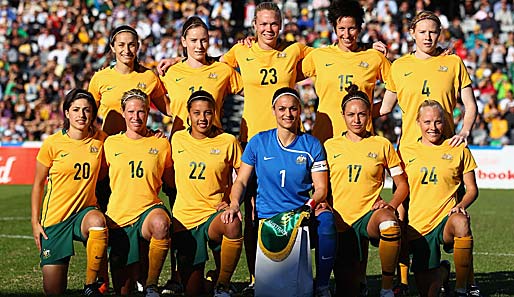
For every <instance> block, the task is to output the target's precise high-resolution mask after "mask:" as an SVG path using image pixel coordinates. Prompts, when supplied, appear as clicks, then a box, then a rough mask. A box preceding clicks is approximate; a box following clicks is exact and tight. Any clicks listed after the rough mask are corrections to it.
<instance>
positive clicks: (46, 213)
mask: <svg viewBox="0 0 514 297" xmlns="http://www.w3.org/2000/svg"><path fill="white" fill-rule="evenodd" d="M106 137H107V135H106V134H105V133H104V132H102V131H98V132H96V133H95V135H94V136H93V137H89V138H86V139H83V140H75V139H71V138H70V137H68V135H67V134H66V132H65V131H64V130H63V131H60V132H57V133H55V134H53V135H51V136H50V137H48V138H47V139H46V140H45V141H44V142H43V145H42V146H41V149H40V150H39V153H38V155H37V160H38V161H39V163H41V164H43V165H44V166H46V167H49V168H50V171H49V172H48V186H47V189H46V195H45V198H44V200H43V206H42V211H41V225H42V226H43V227H48V226H52V225H55V224H57V223H59V222H62V221H64V220H66V219H67V218H68V217H69V216H71V215H72V214H75V213H77V212H79V211H80V210H82V209H84V208H86V207H88V206H94V205H96V196H95V187H96V181H97V179H98V172H99V170H100V166H101V164H102V154H103V143H104V140H105V138H106Z"/></svg>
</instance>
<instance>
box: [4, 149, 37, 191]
mask: <svg viewBox="0 0 514 297" xmlns="http://www.w3.org/2000/svg"><path fill="white" fill-rule="evenodd" d="M38 151H39V148H25V147H14V146H13V147H0V185H30V184H32V183H33V182H34V173H35V168H36V155H37V152H38Z"/></svg>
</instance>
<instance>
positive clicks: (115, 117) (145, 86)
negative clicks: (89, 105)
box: [89, 25, 170, 135]
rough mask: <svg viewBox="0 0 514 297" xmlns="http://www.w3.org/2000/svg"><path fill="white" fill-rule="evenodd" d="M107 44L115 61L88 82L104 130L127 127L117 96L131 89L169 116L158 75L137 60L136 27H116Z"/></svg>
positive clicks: (118, 130)
mask: <svg viewBox="0 0 514 297" xmlns="http://www.w3.org/2000/svg"><path fill="white" fill-rule="evenodd" d="M109 44H110V46H111V51H112V52H113V54H114V56H115V59H116V64H114V65H113V66H110V67H107V68H105V69H103V70H100V71H98V72H96V73H95V74H94V75H93V77H92V78H91V82H90V84H89V91H90V92H91V94H93V96H94V97H95V100H96V101H97V102H98V103H97V104H98V105H99V111H98V112H99V114H100V115H101V116H102V117H103V126H102V129H103V130H104V131H105V133H107V134H108V135H114V134H117V133H119V132H120V131H125V130H126V125H125V120H124V119H123V116H122V115H121V106H120V100H119V99H120V98H121V96H122V95H123V93H124V92H126V91H128V90H130V89H140V90H142V91H143V92H145V93H146V94H147V95H148V96H149V97H150V100H151V101H152V103H153V104H154V105H155V106H156V107H157V109H159V111H160V112H162V113H163V114H165V115H169V114H170V113H169V111H168V110H169V100H168V99H167V98H166V96H165V92H164V90H163V88H162V84H161V81H160V80H159V77H157V75H155V73H153V72H152V70H150V69H148V68H145V67H144V66H142V65H141V64H139V62H138V61H137V51H138V50H139V37H138V35H137V32H136V30H134V28H132V27H130V26H127V25H123V26H119V27H117V28H116V29H114V30H113V31H112V33H111V36H110V38H109Z"/></svg>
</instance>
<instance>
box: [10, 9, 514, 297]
mask: <svg viewBox="0 0 514 297" xmlns="http://www.w3.org/2000/svg"><path fill="white" fill-rule="evenodd" d="M4 2H5V3H4ZM4 2H2V5H1V7H0V8H1V10H2V12H5V13H2V14H0V15H1V17H2V18H4V19H5V20H6V21H9V26H8V27H7V30H6V35H5V36H4V37H7V39H10V40H11V41H10V42H11V43H10V44H11V46H12V42H13V40H17V41H18V42H17V47H16V49H17V50H16V51H12V49H13V48H14V47H11V48H10V49H8V48H6V49H5V50H3V51H0V53H2V54H3V56H2V59H3V58H4V57H5V58H6V59H5V60H4V61H2V66H3V69H2V70H1V71H3V74H0V77H5V78H7V80H5V82H7V83H6V84H5V85H4V84H2V96H3V100H2V101H0V104H2V105H3V106H1V109H0V111H1V112H2V119H4V118H7V116H6V114H7V115H8V113H9V112H10V113H11V114H10V116H9V118H8V120H7V121H5V123H7V126H2V129H1V130H2V131H1V132H2V142H3V143H8V142H9V141H13V142H15V141H16V137H21V138H20V141H26V140H40V141H42V144H41V146H40V148H39V149H38V152H37V156H36V158H35V160H32V161H31V162H32V163H35V173H34V182H33V185H32V187H31V194H30V213H31V225H32V233H33V239H34V242H35V246H36V247H37V250H38V252H39V258H40V259H39V260H40V265H39V267H40V271H41V274H40V276H41V277H40V278H39V279H38V282H39V283H40V286H39V287H40V288H41V290H40V292H43V293H44V294H45V295H66V294H67V293H69V292H68V291H67V290H68V279H69V273H68V272H69V268H70V266H71V265H73V263H71V264H70V259H71V258H72V256H73V255H75V249H77V246H76V245H75V244H74V241H78V242H82V243H83V246H84V249H85V254H86V260H85V267H81V268H80V269H81V271H83V275H82V276H81V277H82V278H83V284H84V286H83V290H82V291H81V294H83V295H84V296H102V295H113V294H114V295H132V294H136V295H137V294H139V295H141V294H142V295H144V296H147V297H156V296H165V295H169V294H172V295H185V296H259V297H260V296H280V297H285V296H381V297H382V296H385V297H394V296H410V295H411V294H414V295H420V296H483V295H482V293H481V290H480V287H479V285H480V284H479V283H478V282H477V281H476V280H475V267H474V261H473V257H474V253H473V249H474V245H475V244H476V243H474V241H475V239H474V236H473V232H472V224H471V221H470V214H469V213H468V210H467V209H468V208H469V207H470V206H471V205H472V204H473V203H474V202H475V200H476V199H477V197H478V194H479V190H478V186H477V178H476V175H475V171H476V170H478V169H479V166H477V163H479V162H476V161H475V158H474V155H473V154H472V151H471V150H470V148H469V147H468V145H496V146H497V147H501V146H504V145H508V144H509V143H511V141H512V139H513V138H514V137H513V135H514V133H513V131H514V130H513V127H514V98H512V92H513V89H512V75H511V74H512V72H514V67H512V62H513V60H514V43H513V41H514V37H513V35H514V34H513V32H512V30H510V31H509V29H508V28H510V27H507V29H505V28H503V27H500V25H502V26H503V25H506V22H505V21H503V19H502V20H500V21H498V20H497V21H496V25H497V28H494V29H493V30H492V31H490V30H488V28H487V27H486V26H485V25H484V26H482V25H483V23H484V22H486V21H488V20H490V19H493V21H494V18H493V17H494V16H495V15H496V16H498V15H503V14H502V12H505V11H507V12H510V15H511V26H512V9H511V6H512V1H504V0H501V1H477V2H480V3H473V1H462V3H459V2H458V1H456V3H453V4H452V3H450V4H448V3H442V1H388V0H381V1H353V0H332V1H328V0H326V1H298V2H296V1H273V2H262V1H255V2H254V1H253V0H248V1H225V0H220V1H200V0H199V1H192V0H185V1H169V2H170V3H166V2H163V3H160V1H134V3H132V2H131V1H120V3H117V2H116V1H85V2H84V3H82V2H83V1H70V2H63V1H44V2H42V3H40V4H30V3H25V2H24V1H19V2H16V3H14V2H13V3H10V2H9V3H7V1H4ZM89 2H91V3H89ZM411 2H412V3H411ZM431 2H434V3H431ZM470 5H471V7H472V8H473V9H474V12H473V14H471V12H469V11H468V10H470V9H471V8H470V7H469V6H470ZM236 6H238V7H236ZM497 6H498V10H496V8H497ZM243 9H244V11H242V10H243ZM235 10H239V11H240V12H242V13H241V16H242V17H241V18H240V19H238V20H237V21H236V20H235V19H231V16H232V17H233V16H234V15H236V14H235V13H233V12H234V11H235ZM27 11H32V12H33V14H32V16H33V18H32V19H30V16H29V15H28V14H25V12H27ZM227 11H228V14H227ZM493 11H494V14H493ZM142 12H146V13H147V15H146V16H144V17H142V16H141V13H142ZM167 12H170V13H167ZM443 12H446V13H447V14H450V13H451V14H452V15H453V16H454V17H455V18H454V20H449V19H448V17H446V16H445V15H444V14H443ZM481 12H483V13H484V14H485V15H482V14H481ZM40 13H41V14H43V13H44V14H46V16H44V17H41V18H40V15H39V14H40ZM174 13H175V14H174ZM462 15H464V16H466V17H464V18H463V17H462ZM468 15H469V16H468ZM70 18H71V22H70V21H68V22H66V21H63V20H69V19H70ZM74 18H76V19H74ZM138 18H141V19H142V20H145V21H141V22H140V21H138ZM469 18H471V19H472V20H474V21H475V23H474V25H470V24H468V23H466V25H464V23H465V22H463V25H462V26H460V24H459V23H458V22H460V21H462V20H463V19H465V20H467V19H469ZM26 20H29V21H28V22H29V23H38V24H39V25H38V28H37V31H34V30H32V29H33V27H31V26H25V25H24V24H25V22H26ZM40 20H44V22H42V23H41V22H40ZM151 21H154V22H153V23H152V22H151ZM166 21H172V23H173V26H172V28H169V26H168V27H166V25H165V24H164V23H165V22H166ZM156 23H157V25H156ZM239 23H240V25H241V26H242V27H243V28H246V30H243V31H241V32H240V34H237V35H232V37H231V38H227V35H228V34H229V33H231V32H232V33H234V32H233V31H234V30H233V29H231V27H230V26H232V28H234V27H236V24H239ZM59 25H61V28H60V31H59V32H58V30H56V28H58V27H59ZM507 25H508V24H507ZM101 26H103V29H98V28H99V27H101ZM465 26H468V27H469V26H471V28H472V30H471V31H466V33H464V30H463V29H460V33H462V34H466V36H467V37H466V38H467V39H465V38H464V37H462V36H461V37H460V38H459V37H455V36H454V34H457V33H458V32H457V33H455V32H454V31H455V30H452V29H455V28H457V27H459V28H462V27H465ZM477 26H478V28H476V27H477ZM481 26H482V27H481ZM94 27H96V29H93V28H94ZM311 27H312V28H314V27H317V28H318V29H319V30H318V31H317V32H318V33H319V34H318V35H315V34H314V33H313V32H315V30H313V29H312V28H311ZM28 28H31V30H32V31H31V30H28ZM88 28H90V29H93V30H97V29H98V30H99V31H98V32H103V33H101V34H99V35H96V34H90V31H88ZM166 28H168V29H169V30H168V29H166ZM320 28H322V29H320ZM323 28H324V29H323ZM370 28H375V29H373V30H372V29H370ZM388 28H389V29H388ZM511 29H512V28H511ZM102 30H104V31H102ZM231 30H232V31H231ZM495 30H496V31H495ZM15 31H16V33H14V32H15ZM295 32H296V33H295ZM373 32H374V33H373ZM57 33H60V34H57ZM298 33H299V34H298ZM304 33H305V34H304ZM378 33H379V34H380V38H379V37H378V36H376V35H373V34H378ZM24 34H26V36H25V37H23V36H24ZM32 34H33V35H34V36H39V37H38V39H36V42H35V44H36V45H29V48H24V47H23V46H22V45H23V40H27V39H30V36H31V35H32ZM312 34H314V35H315V36H311V35H312ZM488 34H491V36H489V35H488ZM156 35H158V38H156ZM400 35H402V36H403V37H402V38H400ZM45 36H46V37H48V36H54V38H53V39H54V42H53V43H52V42H51V40H50V41H49V40H48V39H52V38H45V40H46V41H47V42H49V43H50V46H49V47H48V49H53V50H49V51H46V52H45V54H44V55H41V53H43V51H39V54H38V53H36V51H34V47H36V48H37V47H38V46H41V45H40V44H39V41H38V40H39V39H40V38H43V37H45ZM55 36H59V37H58V38H55ZM149 36H153V37H152V38H153V39H155V40H161V41H162V42H161V43H158V42H154V43H153V44H154V46H153V47H150V46H149V42H148V40H149ZM403 38H405V39H403ZM470 38H474V42H472V45H471V48H475V47H479V46H482V47H483V48H482V50H481V51H478V50H477V51H473V53H474V54H475V56H474V58H475V59H474V60H473V59H471V58H469V56H470V55H468V53H469V52H472V50H467V49H466V47H465V45H464V44H463V41H464V42H465V43H467V42H468V40H469V39H470ZM481 38H487V40H488V41H487V42H486V41H480V40H481ZM34 39H35V38H34ZM229 39H230V43H229V44H227V40H229ZM77 40H78V42H77ZM100 40H101V42H100ZM173 40H174V41H173ZM308 40H309V41H308ZM402 40H405V42H402ZM509 40H510V47H509V48H508V50H507V48H506V47H505V46H503V50H504V51H503V52H500V55H501V58H502V59H501V61H500V60H498V59H497V60H494V59H495V57H496V56H495V51H496V50H497V48H496V47H495V46H494V44H508V43H509ZM475 41H476V42H475ZM4 42H8V41H7V40H6V38H4ZM41 44H44V42H41ZM213 44H214V45H213ZM93 45H94V46H93ZM98 47H101V49H99V48H98ZM156 50H160V54H156V52H155V51H156ZM95 51H96V52H95ZM462 51H466V53H465V55H464V56H463V55H462V53H461V52H462ZM498 51H501V49H499V50H498ZM100 52H102V54H99V53H100ZM77 53H78V54H77ZM36 55H38V56H39V58H38V59H33V56H36ZM91 55H92V56H93V58H91ZM14 56H16V57H14ZM43 56H44V59H45V63H43V64H44V67H46V68H47V69H46V70H45V72H40V73H34V69H38V68H37V67H33V65H34V64H33V63H41V60H40V59H41V57H43ZM150 56H153V57H156V58H155V59H153V60H152V59H151V58H150ZM63 57H64V58H63ZM95 57H96V58H95ZM106 57H107V58H106ZM496 58H497V57H496ZM61 59H64V63H62V61H60V60H61ZM19 61H22V62H23V63H21V62H19ZM479 62H481V63H485V65H489V66H490V67H491V69H489V68H483V66H482V64H479ZM85 65H88V66H87V67H92V65H95V67H94V68H91V69H89V71H86V72H84V69H85V68H86V66H85ZM489 66H487V67H489ZM48 67H50V69H51V70H48ZM484 67H485V66H484ZM511 68H512V69H511ZM479 70H480V71H479ZM486 70H489V72H488V73H487V71H486ZM84 73H88V74H85V75H84ZM6 74H9V75H8V76H6ZM11 74H12V75H11ZM16 74H20V77H21V78H20V79H17V78H16V77H17V76H16ZM79 74H80V75H79ZM65 76H68V77H69V78H67V79H65V80H61V79H60V77H65ZM78 76H80V78H78ZM479 76H480V77H482V78H487V80H483V79H482V78H480V79H478V77H479ZM11 78H12V81H13V82H12V84H11V83H10V81H11ZM43 78H44V79H43ZM493 79H494V80H496V82H494V83H493V82H492V80H493ZM23 80H26V81H27V82H26V83H23ZM487 84H490V85H489V86H488V85H487ZM509 85H510V86H509ZM31 87H33V88H36V90H33V89H31ZM488 87H490V88H492V90H490V89H488ZM488 91H489V92H491V93H494V94H493V95H490V96H485V95H484V94H487V92H488ZM500 96H503V97H501V98H500ZM229 98H230V99H229ZM484 98H486V99H487V102H483V101H484ZM491 98H492V99H491ZM505 100H506V101H505ZM20 101H22V102H21V103H20ZM229 101H230V102H229ZM8 102H10V103H8ZM23 104H25V105H23ZM22 105H23V106H22ZM43 114H44V116H43V117H42V115H43ZM486 114H487V116H486ZM38 119H39V121H40V123H36V121H37V120H38ZM11 121H12V122H13V124H12V125H11ZM230 121H232V122H234V121H236V124H233V123H232V126H230V125H229V123H230ZM24 123H25V125H24ZM11 126H12V129H13V131H11V130H10V129H11ZM41 126H45V128H41ZM47 127H48V128H47ZM486 127H487V128H486ZM9 131H10V132H9ZM23 133H24V134H23ZM484 133H485V135H484ZM18 134H20V135H18ZM16 135H18V136H16ZM29 135H31V136H29ZM480 137H482V138H480ZM477 141H481V142H480V143H477ZM478 165H481V164H478ZM386 180H387V181H389V183H392V194H391V195H389V196H387V198H384V197H383V196H382V193H383V191H382V190H383V188H384V184H385V183H386ZM388 191H391V190H388ZM32 248H34V247H33V244H32ZM80 248H81V249H82V247H80ZM373 250H377V251H378V253H373V254H371V253H369V255H368V251H373ZM441 250H444V253H442V252H441ZM242 254H244V256H245V257H244V259H245V260H246V266H245V271H243V272H242V271H239V273H245V274H246V275H247V276H248V278H247V279H248V282H247V283H246V284H245V285H244V287H236V286H234V285H233V283H232V282H231V280H232V277H233V275H234V273H235V271H236V268H237V267H238V264H240V263H239V262H240V257H241V255H242ZM447 254H449V257H451V259H452V261H451V263H450V262H449V261H447V260H445V259H446V258H444V259H443V257H442V256H445V255H447ZM210 255H212V258H213V259H214V263H215V264H214V269H213V270H209V271H206V270H207V269H206V263H207V262H208V261H210V259H209V257H210ZM371 257H377V261H378V263H379V267H380V271H381V275H380V276H379V278H378V281H379V285H378V287H377V286H374V287H369V286H368V282H367V273H366V272H367V264H368V261H372V260H373V259H371ZM163 270H169V271H166V273H165V274H166V277H165V278H163V277H162V275H161V274H164V271H163ZM84 272H85V273H84ZM168 276H169V278H168ZM409 280H410V281H411V283H409Z"/></svg>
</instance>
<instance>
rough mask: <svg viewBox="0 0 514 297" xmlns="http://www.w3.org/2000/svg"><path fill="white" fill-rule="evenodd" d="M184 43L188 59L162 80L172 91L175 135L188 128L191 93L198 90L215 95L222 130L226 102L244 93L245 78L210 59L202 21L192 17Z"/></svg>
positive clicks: (217, 123)
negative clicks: (226, 99)
mask: <svg viewBox="0 0 514 297" xmlns="http://www.w3.org/2000/svg"><path fill="white" fill-rule="evenodd" d="M181 40H182V46H183V47H184V55H185V56H186V57H187V58H186V59H185V60H183V61H182V62H179V63H177V64H175V65H173V66H172V67H171V68H170V69H169V70H168V71H167V72H166V74H165V75H164V76H162V77H161V79H162V82H163V84H164V87H165V88H166V89H167V90H168V96H169V98H170V101H171V113H172V114H173V115H174V118H173V127H172V131H171V133H172V134H173V133H174V132H175V131H178V130H182V129H184V128H185V126H186V123H185V121H186V119H187V116H188V110H187V108H186V103H187V100H188V98H189V95H191V93H193V92H194V91H198V90H204V91H207V92H209V93H210V94H212V95H213V97H214V99H215V102H216V106H215V107H216V116H215V118H214V124H215V125H216V126H217V127H221V120H220V117H221V108H222V106H223V99H224V98H225V96H227V95H228V94H237V93H240V92H241V91H242V88H243V85H242V84H243V82H242V80H241V76H240V75H239V73H238V72H237V71H235V70H234V68H232V67H230V66H228V65H227V64H225V63H220V62H216V61H214V60H213V59H212V58H211V57H209V56H207V48H208V47H209V32H208V28H207V25H205V23H204V22H203V21H202V19H201V18H199V17H197V16H192V17H190V18H188V19H187V21H186V22H184V25H183V26H182V37H181Z"/></svg>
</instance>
